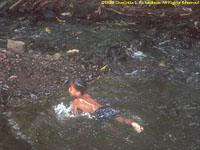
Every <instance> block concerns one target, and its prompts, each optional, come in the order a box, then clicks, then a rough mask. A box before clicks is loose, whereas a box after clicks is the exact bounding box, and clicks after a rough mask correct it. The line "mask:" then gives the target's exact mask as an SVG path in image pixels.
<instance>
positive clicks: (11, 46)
mask: <svg viewBox="0 0 200 150" xmlns="http://www.w3.org/2000/svg"><path fill="white" fill-rule="evenodd" d="M7 50H9V51H12V52H15V53H24V52H25V43H24V42H22V41H14V40H8V43H7Z"/></svg>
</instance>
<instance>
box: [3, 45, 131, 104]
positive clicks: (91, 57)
mask: <svg viewBox="0 0 200 150" xmlns="http://www.w3.org/2000/svg"><path fill="white" fill-rule="evenodd" d="M111 55H112V56H111ZM126 56H127V55H126V54H125V51H124V50H122V49H119V50H118V51H114V53H110V51H109V52H108V51H104V52H87V53H81V52H80V53H74V54H68V53H63V54H60V53H56V54H51V55H50V54H48V53H40V52H33V51H32V52H28V53H23V54H16V53H12V52H9V51H7V50H6V49H1V50H0V70H1V72H0V103H1V105H7V106H18V105H23V102H26V101H29V102H40V100H41V99H44V98H45V97H49V96H51V95H53V94H56V93H59V92H61V91H63V90H64V89H66V88H67V86H68V84H67V83H68V81H69V79H70V78H73V77H84V78H85V79H87V81H93V80H95V79H98V78H99V77H100V76H101V75H103V74H105V73H106V72H108V71H111V69H110V65H111V64H113V62H114V63H115V62H116V60H117V61H118V63H119V61H124V60H125V58H126Z"/></svg>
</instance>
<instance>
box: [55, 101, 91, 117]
mask: <svg viewBox="0 0 200 150" xmlns="http://www.w3.org/2000/svg"><path fill="white" fill-rule="evenodd" d="M53 110H54V112H55V113H56V117H57V119H58V120H66V119H69V118H74V117H79V116H86V117H88V118H90V119H92V116H91V115H90V114H89V113H80V114H77V115H74V114H73V113H72V103H70V105H69V106H68V105H64V104H63V102H61V103H60V104H58V105H55V106H53Z"/></svg>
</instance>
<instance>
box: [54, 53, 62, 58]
mask: <svg viewBox="0 0 200 150" xmlns="http://www.w3.org/2000/svg"><path fill="white" fill-rule="evenodd" d="M60 57H61V54H60V53H56V54H54V55H53V59H54V60H59V59H60Z"/></svg>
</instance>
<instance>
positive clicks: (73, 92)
mask: <svg viewBox="0 0 200 150" xmlns="http://www.w3.org/2000/svg"><path fill="white" fill-rule="evenodd" d="M86 90H87V83H86V81H85V80H84V79H82V78H75V79H72V80H71V81H70V88H69V94H70V96H75V97H77V96H79V95H83V94H84V93H85V91H86Z"/></svg>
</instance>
